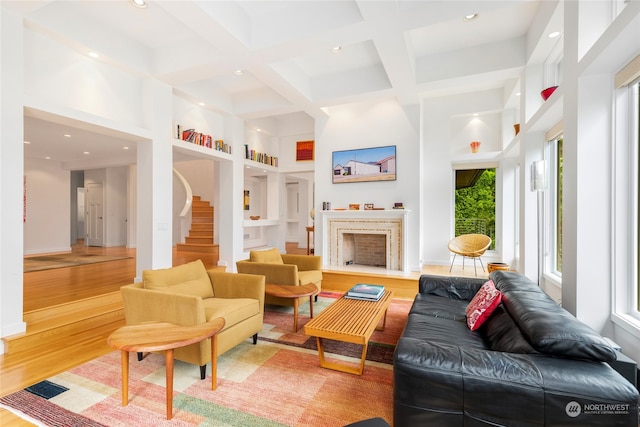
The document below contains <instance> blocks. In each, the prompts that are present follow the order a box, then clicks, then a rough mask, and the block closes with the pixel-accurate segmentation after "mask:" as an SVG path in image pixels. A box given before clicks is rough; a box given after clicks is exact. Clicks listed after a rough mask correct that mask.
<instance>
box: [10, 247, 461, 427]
mask: <svg viewBox="0 0 640 427" xmlns="http://www.w3.org/2000/svg"><path fill="white" fill-rule="evenodd" d="M286 251H287V253H300V254H306V249H299V248H298V247H297V245H296V244H287V248H286ZM73 252H74V253H95V254H104V255H119V256H123V255H125V256H129V257H130V258H128V259H124V260H118V261H111V262H105V263H98V264H90V265H86V266H79V267H65V268H59V269H53V270H45V271H36V272H30V273H24V281H23V283H24V285H23V286H24V312H25V315H26V316H28V315H29V314H30V313H32V312H37V311H38V310H42V309H45V308H47V307H52V306H57V305H61V304H65V303H69V302H73V301H78V300H85V299H87V298H91V297H96V296H99V295H104V294H109V293H113V292H117V291H119V289H120V287H121V286H123V285H127V284H129V283H132V282H133V279H134V277H135V274H136V272H135V270H136V262H135V249H127V248H124V247H113V248H98V247H86V246H84V245H83V244H79V245H77V246H74V247H73ZM195 259H202V261H203V262H204V264H205V266H206V267H207V268H211V267H213V266H214V261H213V256H212V255H211V254H204V253H195V252H193V253H190V252H177V251H175V249H174V252H173V265H180V264H184V263H186V262H190V261H193V260H195ZM470 272H472V270H471V269H468V270H467V273H468V274H471V273H470ZM423 273H431V274H441V275H449V272H448V267H444V266H439V267H433V268H426V269H425V270H424V271H423ZM460 273H464V272H462V271H456V270H455V269H454V274H458V275H460ZM418 275H419V274H415V275H414V276H413V277H412V278H417V277H418ZM347 283H348V281H347V280H345V279H337V280H336V283H333V285H334V286H333V288H335V289H333V288H332V284H331V283H326V284H325V283H323V288H324V289H328V290H342V289H341V288H342V287H344V286H348V285H347ZM411 292H413V294H412V295H415V291H411ZM83 303H84V301H83ZM115 327H117V326H114V324H112V325H110V326H109V327H103V328H94V329H90V330H88V331H84V332H83V333H82V334H79V335H77V336H72V338H69V339H67V340H65V341H62V342H60V343H59V344H57V345H56V346H55V348H48V347H47V348H46V351H40V350H37V351H35V350H34V351H31V352H29V351H22V352H19V353H18V354H10V353H7V354H3V355H0V396H5V395H7V394H10V393H13V392H15V391H18V390H21V389H23V388H25V387H28V386H30V385H32V384H35V383H37V382H39V381H42V380H44V379H46V378H49V377H51V376H53V375H56V374H58V373H60V372H63V371H66V370H68V369H71V368H73V367H74V366H77V365H80V364H82V363H85V362H87V361H89V360H92V359H95V358H97V357H100V356H102V355H104V354H107V353H109V352H111V351H113V350H112V349H111V348H110V347H108V346H107V344H106V339H107V337H108V336H109V334H110V333H111V332H112V331H113V330H114V328H115ZM52 347H54V346H52ZM0 425H1V426H3V427H13V426H31V425H32V424H30V423H28V422H26V421H24V420H22V419H20V418H19V417H17V416H15V415H13V414H12V413H10V412H8V411H5V410H2V409H0Z"/></svg>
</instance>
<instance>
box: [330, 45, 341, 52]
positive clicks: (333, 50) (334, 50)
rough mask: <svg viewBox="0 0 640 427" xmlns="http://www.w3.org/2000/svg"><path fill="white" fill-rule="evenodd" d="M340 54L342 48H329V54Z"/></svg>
mask: <svg viewBox="0 0 640 427" xmlns="http://www.w3.org/2000/svg"><path fill="white" fill-rule="evenodd" d="M340 52H342V46H334V47H332V48H331V53H340Z"/></svg>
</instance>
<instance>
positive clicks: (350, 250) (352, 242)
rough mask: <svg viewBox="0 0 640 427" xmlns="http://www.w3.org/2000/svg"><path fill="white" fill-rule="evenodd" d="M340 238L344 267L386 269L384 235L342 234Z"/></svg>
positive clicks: (385, 241) (385, 240) (385, 237)
mask: <svg viewBox="0 0 640 427" xmlns="http://www.w3.org/2000/svg"><path fill="white" fill-rule="evenodd" d="M342 238H343V242H342V245H343V260H344V263H345V265H351V264H358V265H368V266H373V267H384V268H386V267H387V236H386V234H363V233H343V235H342Z"/></svg>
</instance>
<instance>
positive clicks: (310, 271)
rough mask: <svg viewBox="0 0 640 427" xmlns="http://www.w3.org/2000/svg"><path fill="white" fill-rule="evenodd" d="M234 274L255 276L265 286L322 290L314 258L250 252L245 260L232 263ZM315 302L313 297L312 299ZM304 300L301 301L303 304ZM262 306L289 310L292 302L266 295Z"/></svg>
mask: <svg viewBox="0 0 640 427" xmlns="http://www.w3.org/2000/svg"><path fill="white" fill-rule="evenodd" d="M236 267H237V269H238V273H245V274H259V275H262V276H264V277H265V282H266V283H275V284H279V285H291V286H300V285H306V284H307V283H313V284H314V285H316V287H317V288H318V292H320V290H321V289H322V257H321V256H314V255H294V254H281V253H280V252H278V250H277V249H275V248H274V249H268V250H260V251H250V252H249V259H245V260H242V261H237V262H236ZM316 298H317V295H316ZM305 301H307V297H301V298H300V300H299V302H300V303H304V302H305ZM265 304H273V305H281V306H293V299H292V298H278V297H273V296H270V295H267V296H266V298H265Z"/></svg>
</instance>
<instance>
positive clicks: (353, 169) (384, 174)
mask: <svg viewBox="0 0 640 427" xmlns="http://www.w3.org/2000/svg"><path fill="white" fill-rule="evenodd" d="M331 165H332V167H333V183H334V184H342V183H347V182H369V181H395V180H396V146H395V145H388V146H385V147H372V148H359V149H355V150H345V151H334V152H333V155H332V162H331Z"/></svg>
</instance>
